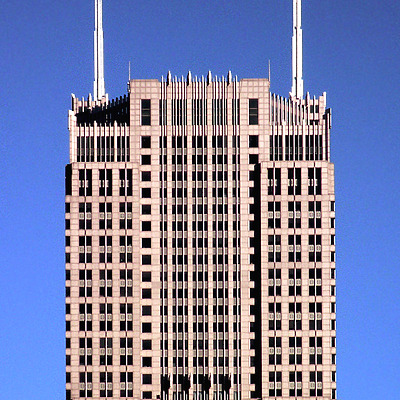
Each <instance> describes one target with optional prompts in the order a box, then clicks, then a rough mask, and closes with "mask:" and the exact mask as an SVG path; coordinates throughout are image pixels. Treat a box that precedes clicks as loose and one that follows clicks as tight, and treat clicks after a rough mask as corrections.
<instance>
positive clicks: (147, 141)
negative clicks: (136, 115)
mask: <svg viewBox="0 0 400 400" xmlns="http://www.w3.org/2000/svg"><path fill="white" fill-rule="evenodd" d="M149 125H150V124H149ZM141 141H142V143H141V147H142V149H150V148H151V136H142V137H141Z"/></svg>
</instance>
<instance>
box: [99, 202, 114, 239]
mask: <svg viewBox="0 0 400 400" xmlns="http://www.w3.org/2000/svg"><path fill="white" fill-rule="evenodd" d="M99 211H100V212H99V228H100V229H112V203H100V204H99ZM110 246H111V245H110Z"/></svg>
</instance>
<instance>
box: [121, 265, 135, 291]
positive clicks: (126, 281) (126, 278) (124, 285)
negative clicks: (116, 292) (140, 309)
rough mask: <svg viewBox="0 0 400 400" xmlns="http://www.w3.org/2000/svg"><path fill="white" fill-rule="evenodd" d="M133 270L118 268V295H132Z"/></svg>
mask: <svg viewBox="0 0 400 400" xmlns="http://www.w3.org/2000/svg"><path fill="white" fill-rule="evenodd" d="M132 276H133V271H132V270H131V269H128V270H120V272H119V279H120V281H119V285H120V296H121V297H131V296H132V286H133V280H132Z"/></svg>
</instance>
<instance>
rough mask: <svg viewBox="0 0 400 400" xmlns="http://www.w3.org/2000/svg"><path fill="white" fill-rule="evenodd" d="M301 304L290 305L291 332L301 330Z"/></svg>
mask: <svg viewBox="0 0 400 400" xmlns="http://www.w3.org/2000/svg"><path fill="white" fill-rule="evenodd" d="M301 317H302V314H301V303H289V330H301V329H302V327H301Z"/></svg>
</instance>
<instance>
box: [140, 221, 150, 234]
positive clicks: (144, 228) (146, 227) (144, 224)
mask: <svg viewBox="0 0 400 400" xmlns="http://www.w3.org/2000/svg"><path fill="white" fill-rule="evenodd" d="M142 231H143V232H148V231H151V221H142Z"/></svg>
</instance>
